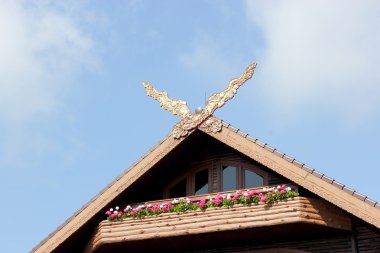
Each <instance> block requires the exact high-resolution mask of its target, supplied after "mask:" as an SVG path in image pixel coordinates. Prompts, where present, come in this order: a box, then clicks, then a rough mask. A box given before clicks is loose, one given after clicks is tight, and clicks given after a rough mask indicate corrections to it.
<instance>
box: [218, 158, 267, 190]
mask: <svg viewBox="0 0 380 253" xmlns="http://www.w3.org/2000/svg"><path fill="white" fill-rule="evenodd" d="M219 181H220V183H219V190H220V191H230V190H235V189H246V188H255V187H260V186H264V185H266V184H268V175H267V173H266V172H265V171H263V170H261V169H259V168H257V167H256V166H253V165H250V164H245V163H236V162H229V161H222V163H221V173H220V180H219Z"/></svg>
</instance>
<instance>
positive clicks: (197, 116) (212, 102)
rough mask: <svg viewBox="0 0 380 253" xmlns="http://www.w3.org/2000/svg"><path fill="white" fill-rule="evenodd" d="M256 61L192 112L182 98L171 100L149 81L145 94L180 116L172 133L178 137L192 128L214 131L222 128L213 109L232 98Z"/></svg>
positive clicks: (145, 85)
mask: <svg viewBox="0 0 380 253" xmlns="http://www.w3.org/2000/svg"><path fill="white" fill-rule="evenodd" d="M255 68H256V63H253V64H250V65H249V66H248V67H247V69H246V70H245V71H244V73H243V74H242V75H241V76H240V77H238V78H235V79H232V80H231V81H230V82H229V84H228V86H227V88H225V89H224V90H222V91H221V92H219V93H214V94H213V95H212V96H211V97H210V98H209V99H208V100H207V103H206V106H205V107H204V108H203V109H202V111H200V112H196V113H192V112H191V111H190V109H189V107H188V106H187V103H186V102H185V101H182V100H173V99H171V98H169V97H168V94H167V93H166V92H165V91H163V92H160V91H157V90H156V89H155V88H154V87H153V86H152V85H150V84H149V83H143V84H144V87H145V90H146V94H147V95H148V96H150V97H152V98H154V99H155V100H157V101H158V102H159V103H160V105H161V107H162V108H163V109H165V110H167V111H169V112H171V113H172V114H174V115H178V116H180V117H181V118H182V119H181V121H180V122H178V123H177V124H176V125H175V126H174V128H173V132H172V135H173V137H174V138H176V139H179V138H181V137H184V136H186V135H188V134H189V132H190V131H192V130H193V129H195V128H197V127H200V128H202V129H204V130H205V131H207V132H213V133H216V132H218V131H220V130H221V129H222V122H221V120H219V119H216V118H214V117H212V114H213V113H214V111H215V110H216V109H218V108H220V107H222V106H223V105H224V104H225V103H226V102H227V101H228V100H230V99H232V98H233V97H234V96H235V94H236V92H237V90H238V89H239V87H240V86H242V85H243V84H244V83H245V82H246V81H247V80H248V79H250V78H251V77H252V76H253V73H254V70H255Z"/></svg>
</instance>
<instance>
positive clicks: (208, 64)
mask: <svg viewBox="0 0 380 253" xmlns="http://www.w3.org/2000/svg"><path fill="white" fill-rule="evenodd" d="M226 52H228V50H226V49H225V48H224V47H223V43H220V41H218V40H216V39H215V38H213V37H212V36H210V35H208V34H206V33H198V34H196V35H195V36H194V38H193V40H192V41H191V47H190V48H189V50H187V51H186V52H184V53H182V54H181V55H180V57H179V58H180V62H181V63H182V64H183V65H184V66H185V67H187V68H189V69H194V70H196V71H197V72H202V73H204V74H205V75H209V73H219V74H221V75H225V76H223V77H228V78H230V75H231V73H232V74H234V69H235V70H236V64H234V59H231V57H230V55H229V54H228V53H226ZM226 59H228V60H226ZM234 66H235V67H234ZM213 78H214V79H215V77H213Z"/></svg>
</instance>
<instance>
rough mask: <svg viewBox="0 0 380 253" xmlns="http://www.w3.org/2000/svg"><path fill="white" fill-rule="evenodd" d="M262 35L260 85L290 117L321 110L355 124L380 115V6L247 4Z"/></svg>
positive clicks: (355, 3)
mask: <svg viewBox="0 0 380 253" xmlns="http://www.w3.org/2000/svg"><path fill="white" fill-rule="evenodd" d="M246 5H247V17H248V19H249V21H250V23H251V24H252V25H254V26H257V27H258V28H260V30H261V31H262V34H263V36H264V40H265V47H264V49H263V51H262V55H261V57H262V60H261V61H260V62H259V66H260V71H262V74H261V78H262V79H261V81H265V83H263V86H265V87H263V89H265V91H266V96H267V97H268V99H270V101H272V102H271V103H274V104H275V105H276V107H277V109H278V108H281V110H282V111H283V112H284V113H285V114H287V115H290V114H294V115H295V114H297V113H298V112H302V111H307V110H308V109H310V107H315V106H318V108H320V110H321V111H324V110H336V112H338V113H341V114H342V119H343V120H344V121H346V122H349V123H350V124H352V125H357V124H360V122H362V121H363V120H364V121H366V120H369V119H371V118H373V117H376V115H378V113H379V110H380V95H379V94H380V75H379V74H378V66H379V65H380V47H379V45H380V15H379V13H380V5H379V4H378V2H377V1H365V2H362V1H276V2H270V3H268V2H264V1H247V2H246Z"/></svg>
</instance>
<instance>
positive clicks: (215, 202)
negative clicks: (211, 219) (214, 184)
mask: <svg viewBox="0 0 380 253" xmlns="http://www.w3.org/2000/svg"><path fill="white" fill-rule="evenodd" d="M211 203H213V204H217V205H219V204H220V203H222V201H221V200H220V199H219V198H215V199H213V200H212V202H211Z"/></svg>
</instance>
